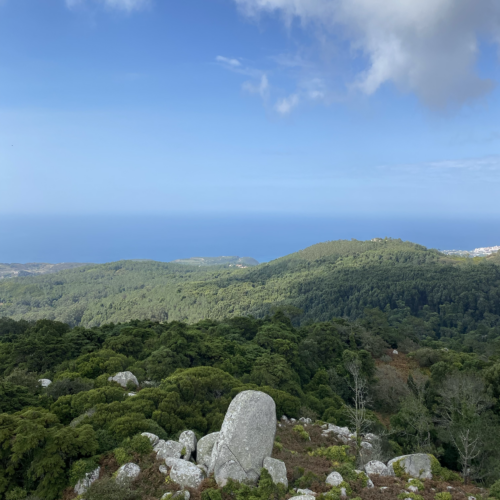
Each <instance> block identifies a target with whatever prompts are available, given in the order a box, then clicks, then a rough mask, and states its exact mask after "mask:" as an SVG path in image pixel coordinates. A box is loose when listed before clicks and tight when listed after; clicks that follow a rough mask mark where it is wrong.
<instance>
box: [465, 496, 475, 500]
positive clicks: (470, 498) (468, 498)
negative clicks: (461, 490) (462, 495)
mask: <svg viewBox="0 0 500 500" xmlns="http://www.w3.org/2000/svg"><path fill="white" fill-rule="evenodd" d="M467 500H476V497H467Z"/></svg>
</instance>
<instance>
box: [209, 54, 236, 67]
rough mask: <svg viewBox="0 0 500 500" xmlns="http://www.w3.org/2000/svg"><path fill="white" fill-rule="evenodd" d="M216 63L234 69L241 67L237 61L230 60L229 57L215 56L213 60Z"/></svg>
mask: <svg viewBox="0 0 500 500" xmlns="http://www.w3.org/2000/svg"><path fill="white" fill-rule="evenodd" d="M215 60H216V61H217V62H220V63H223V64H227V65H228V66H233V67H234V68H239V67H240V66H241V63H240V61H238V59H230V58H229V57H224V56H217V57H216V58H215Z"/></svg>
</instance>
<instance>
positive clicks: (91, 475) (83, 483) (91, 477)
mask: <svg viewBox="0 0 500 500" xmlns="http://www.w3.org/2000/svg"><path fill="white" fill-rule="evenodd" d="M100 473H101V468H100V467H97V469H96V470H94V471H92V472H88V473H87V474H85V477H84V478H83V479H80V481H78V483H76V486H75V493H76V494H77V495H83V494H84V493H85V492H86V491H87V489H88V487H89V486H90V485H91V484H92V483H93V482H95V481H97V480H98V479H99V474H100Z"/></svg>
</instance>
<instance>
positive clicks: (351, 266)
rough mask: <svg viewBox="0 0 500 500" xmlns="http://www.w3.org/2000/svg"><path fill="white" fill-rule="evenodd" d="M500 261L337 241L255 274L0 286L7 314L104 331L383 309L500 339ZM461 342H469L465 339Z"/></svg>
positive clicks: (63, 275)
mask: <svg viewBox="0 0 500 500" xmlns="http://www.w3.org/2000/svg"><path fill="white" fill-rule="evenodd" d="M499 284H500V266H499V265H498V257H496V256H492V257H491V258H478V259H466V258H457V257H448V256H445V255H443V254H440V253H439V252H437V251H436V250H428V249H426V248H425V247H423V246H420V245H416V244H413V243H409V242H403V241H401V240H390V239H389V240H380V241H333V242H327V243H320V244H317V245H314V246H311V247H309V248H306V249H305V250H302V251H300V252H297V253H294V254H291V255H288V256H286V257H283V258H281V259H277V260H275V261H272V262H270V263H266V264H261V265H259V266H255V267H252V268H248V269H234V268H224V267H197V266H185V265H180V264H173V263H168V264H167V263H159V262H153V261H144V262H137V261H123V262H116V263H111V264H103V265H94V266H85V267H81V268H78V269H72V270H67V271H63V272H60V273H57V274H53V275H44V276H37V277H23V278H17V279H11V280H5V281H3V282H1V283H0V302H1V303H2V304H1V305H0V316H8V317H12V318H15V319H21V318H22V319H27V320H36V319H41V318H48V319H54V320H59V321H63V322H66V323H68V324H70V325H82V326H98V325H101V324H104V323H109V322H113V323H119V322H125V321H128V320H131V319H152V320H155V321H172V320H179V321H186V322H196V321H199V320H202V319H204V318H211V319H215V320H220V319H223V318H227V317H232V316H241V315H248V314H251V315H254V316H256V317H264V316H265V315H266V314H268V313H269V312H271V311H272V310H274V308H275V307H276V306H293V307H295V308H298V309H300V312H298V313H297V315H296V317H295V318H294V322H295V324H307V323H308V322H311V321H328V320H330V319H331V318H333V317H348V318H350V319H356V318H360V317H362V316H363V314H364V311H365V309H366V308H379V309H381V310H383V311H385V312H386V315H387V317H388V318H389V321H391V322H392V323H395V322H397V323H398V324H399V323H401V322H404V323H405V324H406V325H407V327H408V328H410V329H413V330H415V331H417V332H418V334H419V335H420V336H430V337H436V338H440V337H443V338H447V339H449V340H453V339H456V338H457V337H460V335H461V334H464V333H468V334H470V335H469V337H468V338H469V339H470V338H474V339H479V340H478V341H480V339H481V338H483V337H484V336H487V337H488V338H491V337H494V338H496V337H498V336H499V334H498V332H497V329H498V328H499V326H498V325H500V292H499ZM460 338H462V337H460Z"/></svg>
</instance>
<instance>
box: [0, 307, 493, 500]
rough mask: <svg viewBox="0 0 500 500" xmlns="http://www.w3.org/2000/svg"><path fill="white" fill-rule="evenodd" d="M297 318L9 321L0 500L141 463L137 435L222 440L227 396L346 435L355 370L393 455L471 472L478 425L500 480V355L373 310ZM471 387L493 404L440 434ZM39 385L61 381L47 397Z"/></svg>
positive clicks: (488, 474)
mask: <svg viewBox="0 0 500 500" xmlns="http://www.w3.org/2000/svg"><path fill="white" fill-rule="evenodd" d="M294 313H295V314H296V313H297V311H294V310H293V309H290V308H288V309H287V308H285V309H283V310H278V311H277V312H276V313H275V314H274V315H272V316H266V317H265V318H261V319H257V318H252V317H233V318H229V319H226V320H223V321H215V320H202V321H200V322H197V323H195V324H191V325H189V324H186V323H182V322H176V321H173V322H169V323H163V324H162V323H158V322H152V321H139V320H135V321H131V322H128V323H123V324H108V325H103V326H101V327H93V328H90V329H89V328H84V327H79V326H78V327H70V326H69V325H67V324H64V323H60V322H55V321H51V320H38V321H37V322H29V321H25V320H20V321H15V320H12V319H8V318H3V319H1V320H0V450H1V451H0V498H7V499H8V500H10V499H11V498H20V499H22V498H24V497H25V496H26V495H27V494H28V493H29V494H35V495H36V496H37V497H38V498H43V499H47V500H52V499H54V500H55V499H56V498H59V497H60V495H61V494H62V491H63V490H64V489H65V488H66V487H69V486H71V485H74V484H75V482H76V481H77V480H78V479H79V478H81V477H82V474H84V473H85V472H88V471H89V470H92V468H95V466H96V464H97V463H101V462H102V460H109V457H114V458H113V460H125V461H127V457H130V456H134V455H133V454H134V453H137V452H138V450H140V449H141V446H142V445H143V444H144V443H142V444H141V442H140V439H139V440H138V438H137V436H138V434H139V433H141V432H145V431H147V432H152V433H154V434H156V435H158V436H160V437H161V438H164V439H167V438H174V439H175V438H177V437H178V435H179V433H180V432H181V431H183V430H185V429H190V430H193V431H195V432H196V433H197V435H198V436H199V437H201V436H203V435H205V434H207V433H209V432H213V431H217V430H219V428H220V426H221V423H222V420H223V417H224V414H225V412H226V410H227V408H228V405H229V403H230V401H231V399H232V398H233V397H234V396H235V395H236V394H238V393H239V392H241V391H243V390H247V389H258V390H261V391H264V392H266V393H268V394H269V395H271V396H272V397H273V399H274V400H275V402H276V408H277V410H276V411H277V415H276V417H277V418H280V417H281V416H282V415H283V414H285V415H287V416H288V417H295V418H298V417H301V416H304V417H308V418H312V419H314V420H316V419H319V420H322V421H325V422H330V423H335V424H337V425H341V426H343V425H348V426H349V425H351V423H352V422H351V420H350V414H349V411H347V408H348V407H349V405H351V404H352V390H351V387H352V384H351V380H352V372H350V370H349V366H350V365H351V364H352V363H356V365H357V366H359V368H360V373H361V376H362V377H363V378H364V379H365V380H366V381H367V383H368V387H369V395H370V398H371V400H372V404H371V405H370V411H369V412H368V414H367V419H368V423H369V429H370V430H371V431H373V432H377V433H379V434H380V435H383V436H384V451H383V452H384V454H385V456H386V458H387V457H389V458H390V457H392V456H397V455H401V454H403V453H413V452H416V451H424V452H430V453H433V454H434V455H436V456H437V457H438V458H439V460H440V461H441V465H442V466H445V467H447V468H449V469H452V470H461V468H462V462H461V455H460V450H459V449H458V448H457V445H456V443H455V441H454V434H453V432H458V430H457V429H463V428H464V426H465V427H467V426H469V427H470V426H472V425H473V429H474V433H475V434H474V436H475V439H477V440H478V442H480V443H481V453H480V455H478V456H476V457H475V458H474V460H472V461H471V463H469V465H468V467H467V470H470V471H472V472H470V475H471V477H472V478H473V479H474V480H476V481H479V482H482V483H485V484H491V483H493V482H494V481H495V480H497V479H498V478H500V454H499V453H500V442H498V440H499V436H500V423H499V415H500V407H499V405H498V397H499V395H500V376H499V374H500V357H499V356H498V355H494V354H493V355H490V356H488V357H486V356H484V355H478V354H476V353H463V352H462V353H460V352H456V351H453V350H450V349H448V348H444V347H443V346H444V344H443V343H441V342H439V341H436V340H429V339H428V340H422V339H420V338H418V336H417V335H415V332H411V331H409V330H408V328H406V327H405V326H401V325H399V326H391V325H390V324H389V322H388V320H387V317H386V316H385V315H384V314H383V313H382V312H381V311H380V310H367V311H366V315H365V318H364V319H362V320H360V321H358V322H356V323H352V322H349V321H347V320H344V319H333V320H332V321H329V322H316V323H310V324H308V325H304V326H301V327H294V326H293V324H292V321H291V319H290V317H292V316H293V314H294ZM389 346H391V347H389ZM394 346H395V347H397V348H398V349H399V350H400V353H399V354H398V356H400V358H397V356H395V355H393V354H392V351H393V347H394ZM404 353H410V354H408V355H406V354H404ZM490 354H492V350H490ZM125 370H127V371H131V372H132V373H134V374H135V375H136V376H137V378H138V381H139V384H140V387H139V390H138V391H137V389H138V388H137V387H135V386H133V384H132V385H131V386H130V387H127V388H122V387H119V386H118V385H117V384H116V383H114V382H112V381H109V380H108V377H110V376H111V375H114V374H115V373H117V372H121V371H125ZM461 377H462V379H463V380H465V381H466V382H467V384H469V386H470V384H472V387H473V389H474V393H475V394H480V395H482V396H481V397H482V400H481V401H484V403H485V404H484V405H482V406H481V408H480V409H478V410H477V411H476V412H475V413H474V411H475V410H474V411H472V413H471V414H470V415H469V414H468V416H467V418H466V419H465V420H464V419H461V417H460V415H459V414H458V413H457V414H454V416H453V419H452V422H451V424H450V425H448V424H446V425H444V424H443V421H442V419H443V415H444V409H443V408H444V406H443V405H444V402H445V401H446V397H447V395H449V394H450V393H453V390H454V388H453V386H450V387H449V385H450V383H451V382H453V380H461ZM41 378H43V379H50V380H52V384H51V385H49V386H48V387H47V388H42V387H41V385H40V384H39V383H38V380H39V379H41ZM447 384H448V385H447ZM467 384H466V386H467ZM467 387H468V386H467ZM131 390H133V391H136V395H135V396H132V395H129V393H130V391H131ZM450 391H451V392H450ZM382 422H385V426H386V427H384V425H382ZM389 422H390V425H389ZM471 422H472V423H471ZM467 428H468V427H467ZM384 429H385V430H384ZM21 436H22V439H21ZM146 451H148V450H146ZM149 451H150V450H149ZM106 457H107V458H106ZM120 457H121V458H120ZM124 457H125V458H124ZM100 461H101V462H100ZM445 470H446V469H443V471H445ZM301 474H306V475H307V474H310V472H307V471H305V472H304V471H302V473H301ZM443 474H444V472H443ZM446 474H447V476H446V477H448V479H450V478H451V479H454V480H457V479H460V478H459V476H458V475H457V474H456V473H452V472H450V471H448V472H446ZM453 474H455V475H453ZM443 477H444V476H443ZM297 481H299V483H298V484H300V478H299V479H297ZM23 492H24V493H23ZM16 495H17V496H16ZM23 495H24V496H23Z"/></svg>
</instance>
